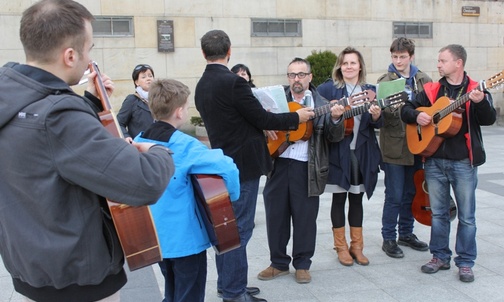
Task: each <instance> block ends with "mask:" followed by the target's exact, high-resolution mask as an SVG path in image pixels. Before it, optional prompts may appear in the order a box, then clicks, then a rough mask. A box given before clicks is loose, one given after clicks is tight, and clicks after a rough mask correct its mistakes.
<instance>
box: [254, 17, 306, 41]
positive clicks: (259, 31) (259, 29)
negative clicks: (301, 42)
mask: <svg viewBox="0 0 504 302" xmlns="http://www.w3.org/2000/svg"><path fill="white" fill-rule="evenodd" d="M251 22H252V24H251V26H250V28H251V33H250V35H251V36H252V37H301V36H303V32H302V28H301V20H300V19H252V21H251Z"/></svg>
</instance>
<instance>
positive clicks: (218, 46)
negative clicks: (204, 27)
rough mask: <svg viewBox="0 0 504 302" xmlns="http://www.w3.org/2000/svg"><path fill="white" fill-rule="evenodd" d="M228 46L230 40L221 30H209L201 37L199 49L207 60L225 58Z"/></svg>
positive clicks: (229, 46) (229, 45)
mask: <svg viewBox="0 0 504 302" xmlns="http://www.w3.org/2000/svg"><path fill="white" fill-rule="evenodd" d="M230 48H231V40H230V39H229V36H228V35H227V34H226V33H225V32H224V31H222V30H219V29H215V30H211V31H209V32H207V33H206V34H205V35H204V36H203V37H201V50H202V51H203V53H204V54H205V58H206V59H207V60H208V61H216V60H219V59H223V58H225V57H226V55H227V53H228V51H229V49H230Z"/></svg>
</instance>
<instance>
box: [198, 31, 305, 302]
mask: <svg viewBox="0 0 504 302" xmlns="http://www.w3.org/2000/svg"><path fill="white" fill-rule="evenodd" d="M201 49H202V51H203V55H204V57H205V59H206V60H207V66H206V69H205V72H204V73H203V76H202V77H201V79H200V80H199V82H198V84H197V85H196V91H195V96H194V98H195V103H196V108H197V109H198V111H199V112H200V114H201V117H202V118H203V122H204V123H205V128H206V129H207V132H208V138H209V140H210V144H211V146H212V148H221V149H222V150H223V151H224V154H225V155H227V156H229V157H231V158H233V160H234V162H235V164H236V165H237V166H238V169H239V170H240V187H241V188H240V199H239V200H237V201H235V202H234V203H233V209H234V212H235V216H236V220H237V221H238V230H239V233H240V243H241V247H240V248H238V249H235V250H232V251H230V252H227V253H225V254H222V255H217V256H216V263H217V272H218V275H219V276H218V280H217V290H218V293H219V294H220V295H222V297H223V298H224V301H266V300H264V299H259V298H256V297H254V296H253V295H255V294H258V293H259V289H258V288H257V287H249V288H247V287H246V286H247V271H248V263H247V254H246V248H247V243H248V241H249V239H250V238H251V236H252V230H253V228H254V217H255V211H256V204H257V194H258V190H259V178H260V177H261V175H266V174H267V173H268V172H269V171H270V170H271V168H272V163H271V158H270V155H269V151H268V148H267V145H266V142H265V139H264V133H263V130H264V129H269V130H273V129H279V130H295V129H297V127H298V124H299V123H303V122H306V121H307V120H308V119H309V118H311V117H313V111H312V110H311V109H309V108H303V109H300V110H298V111H297V112H289V113H282V114H274V113H271V112H267V111H266V110H264V108H263V107H262V106H261V104H260V103H259V101H258V100H257V99H256V98H255V97H254V95H253V93H252V90H251V88H250V86H249V84H248V83H247V81H246V80H245V79H243V78H242V77H240V76H238V75H236V74H234V73H232V72H231V71H230V70H229V69H228V67H227V63H228V61H229V58H230V56H231V41H230V39H229V37H228V35H227V34H226V33H225V32H223V31H222V30H212V31H209V32H208V33H206V34H205V35H204V36H203V37H202V38H201Z"/></svg>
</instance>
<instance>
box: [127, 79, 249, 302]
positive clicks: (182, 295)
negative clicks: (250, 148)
mask: <svg viewBox="0 0 504 302" xmlns="http://www.w3.org/2000/svg"><path fill="white" fill-rule="evenodd" d="M189 93H190V91H189V88H188V87H187V86H186V85H184V84H183V83H181V82H179V81H176V80H171V79H162V80H157V81H155V82H154V83H153V84H152V85H151V87H150V91H149V108H150V110H151V112H152V115H153V117H154V119H155V120H156V122H155V123H153V124H152V125H151V126H149V128H148V129H146V131H145V132H142V133H140V134H139V135H138V136H137V137H136V138H135V141H137V142H155V143H156V144H162V145H164V146H166V147H168V148H170V149H171V150H172V151H173V161H174V163H175V174H174V175H173V177H172V179H171V180H170V183H169V185H168V187H167V188H166V190H165V192H164V194H163V195H162V196H161V198H160V199H159V201H158V202H157V203H156V204H155V205H153V206H151V207H150V209H151V211H152V216H153V218H154V224H155V226H156V230H157V232H158V237H159V241H160V244H161V252H162V255H163V262H161V263H160V266H161V268H162V270H163V275H164V277H165V299H164V300H163V301H174V302H176V301H204V298H205V284H206V275H207V257H206V249H207V248H209V247H210V246H211V244H210V240H209V238H208V234H207V232H206V229H205V227H204V223H203V220H202V218H201V214H200V213H199V211H198V209H197V204H196V199H195V196H194V190H193V185H192V183H191V178H190V177H191V174H216V175H219V176H221V177H222V178H223V179H224V182H225V184H226V187H227V189H228V192H229V197H230V199H231V201H235V200H237V199H238V198H239V195H240V183H239V172H238V169H237V167H236V165H235V164H234V162H233V160H232V159H231V158H230V157H227V156H225V155H224V153H223V152H222V150H221V149H208V147H207V146H206V145H204V144H203V143H201V142H200V141H198V140H197V139H195V138H193V137H192V136H189V135H187V134H184V133H183V132H181V131H179V130H177V129H178V128H179V127H180V126H182V125H183V124H184V123H185V122H186V121H187V119H188V116H189V113H188V107H189V102H188V96H189Z"/></svg>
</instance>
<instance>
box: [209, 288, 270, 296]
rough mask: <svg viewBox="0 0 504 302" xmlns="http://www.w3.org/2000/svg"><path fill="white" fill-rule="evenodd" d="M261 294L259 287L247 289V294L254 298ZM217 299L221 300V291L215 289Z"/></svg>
mask: <svg viewBox="0 0 504 302" xmlns="http://www.w3.org/2000/svg"><path fill="white" fill-rule="evenodd" d="M260 292H261V290H260V289H259V287H247V293H248V294H249V295H252V296H255V295H258V294H259V293H260ZM217 297H219V298H222V290H221V289H217Z"/></svg>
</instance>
